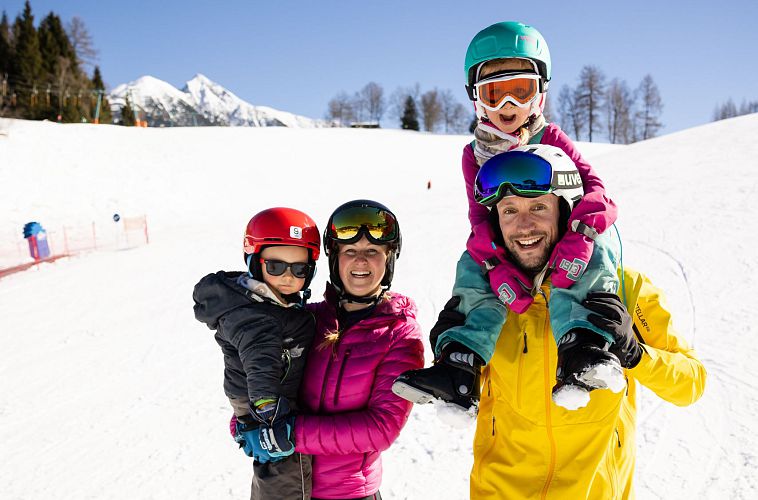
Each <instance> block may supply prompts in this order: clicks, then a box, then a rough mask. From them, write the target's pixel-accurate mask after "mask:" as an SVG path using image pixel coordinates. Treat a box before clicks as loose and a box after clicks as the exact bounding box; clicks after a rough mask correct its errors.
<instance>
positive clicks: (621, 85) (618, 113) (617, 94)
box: [605, 78, 634, 144]
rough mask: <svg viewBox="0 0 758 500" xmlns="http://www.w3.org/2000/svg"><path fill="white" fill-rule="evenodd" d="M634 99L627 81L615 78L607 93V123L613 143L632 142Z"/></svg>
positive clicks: (609, 137)
mask: <svg viewBox="0 0 758 500" xmlns="http://www.w3.org/2000/svg"><path fill="white" fill-rule="evenodd" d="M633 106H634V99H633V96H632V93H631V92H630V90H629V88H628V87H627V85H626V82H625V81H623V80H619V79H618V78H614V79H613V80H611V82H610V83H609V84H608V88H607V90H606V93H605V111H606V119H605V122H606V125H607V127H608V140H609V141H610V142H611V144H618V143H621V144H629V143H630V142H632V135H633V134H632V108H633Z"/></svg>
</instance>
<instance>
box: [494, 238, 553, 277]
mask: <svg viewBox="0 0 758 500" xmlns="http://www.w3.org/2000/svg"><path fill="white" fill-rule="evenodd" d="M528 237H542V238H543V240H542V241H541V242H540V246H541V248H542V251H541V253H540V254H539V255H532V256H529V258H528V260H527V259H524V258H523V257H522V256H521V255H520V253H521V252H523V249H522V248H521V247H520V246H519V244H518V243H516V242H515V241H514V240H516V239H525V238H528ZM554 247H555V241H552V240H550V239H549V238H548V235H547V234H546V233H539V234H530V235H527V236H522V235H519V236H513V237H511V238H509V239H508V240H506V241H505V248H506V249H507V250H508V254H509V256H510V258H511V260H513V262H514V263H515V264H516V265H517V266H518V267H519V268H521V270H523V271H524V272H526V273H527V274H529V275H531V276H535V275H536V274H537V273H539V272H540V271H542V269H543V268H544V267H545V264H547V261H548V259H549V258H550V254H551V253H552V251H553V248H554Z"/></svg>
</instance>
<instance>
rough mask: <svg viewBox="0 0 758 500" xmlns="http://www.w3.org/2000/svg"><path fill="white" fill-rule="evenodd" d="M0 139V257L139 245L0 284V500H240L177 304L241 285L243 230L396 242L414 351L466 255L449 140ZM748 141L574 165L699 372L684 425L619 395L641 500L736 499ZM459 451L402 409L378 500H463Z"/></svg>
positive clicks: (85, 132)
mask: <svg viewBox="0 0 758 500" xmlns="http://www.w3.org/2000/svg"><path fill="white" fill-rule="evenodd" d="M0 131H5V132H6V134H7V135H5V134H0V166H1V167H2V168H0V214H2V215H1V216H0V237H6V236H5V235H6V234H13V233H14V232H18V231H20V228H21V226H22V225H23V223H25V222H28V221H30V220H39V221H40V222H42V223H43V224H44V225H49V226H52V225H56V224H60V223H63V222H66V223H72V224H73V223H88V222H89V221H91V220H107V219H108V218H109V217H110V215H111V214H112V213H113V212H116V211H118V212H120V213H122V214H127V215H128V214H141V213H146V214H148V218H149V220H150V225H151V244H150V245H149V246H147V247H141V248H138V249H134V250H130V251H125V252H100V253H93V254H89V255H86V256H82V257H80V258H76V259H69V260H62V261H58V262H57V263H55V264H48V265H43V266H41V267H40V269H38V270H34V269H33V270H31V271H28V272H26V273H24V274H19V275H13V276H11V277H8V278H4V279H2V280H0V345H2V353H3V356H2V363H0V443H2V449H3V456H4V458H5V457H10V458H7V459H5V460H3V462H4V463H3V467H0V491H2V492H3V494H2V496H3V498H10V499H22V498H23V499H29V498H49V497H54V498H72V499H74V498H75V499H80V498H116V499H118V498H198V499H200V498H203V499H204V498H245V497H246V496H247V494H248V487H249V474H250V462H249V459H247V458H246V457H244V456H243V455H241V454H240V453H239V452H238V451H237V450H236V449H235V445H234V443H232V442H231V439H230V438H229V436H228V430H227V429H226V422H227V421H228V416H229V409H228V404H227V402H226V401H225V398H224V396H223V392H222V390H221V379H222V374H221V370H222V360H221V356H220V353H219V352H218V348H217V347H216V345H215V342H214V341H213V338H212V334H211V332H210V331H209V330H207V329H206V328H205V327H204V326H202V325H200V324H199V323H197V322H195V320H194V318H193V316H192V310H191V308H192V299H191V290H192V286H193V285H194V283H195V282H196V281H197V279H198V278H199V277H201V276H202V275H203V274H205V273H207V272H212V271H215V270H217V269H222V268H226V269H232V268H239V267H240V266H241V265H242V262H241V259H240V241H239V240H240V234H241V232H242V229H243V227H244V224H245V223H246V221H247V219H248V218H249V217H250V215H252V214H253V213H255V212H256V211H258V210H260V209H262V208H265V207H268V206H273V205H285V206H295V207H299V208H302V209H304V210H306V211H308V212H309V213H310V214H311V215H312V216H313V217H314V218H315V219H316V220H317V221H319V222H321V223H323V221H324V220H325V219H326V217H327V216H328V215H329V213H330V212H331V210H332V209H333V208H334V207H335V206H337V205H338V204H339V203H341V202H343V201H346V200H348V199H351V198H358V197H369V198H375V199H378V200H381V201H383V202H385V203H386V204H387V205H389V206H390V207H392V208H393V210H395V212H396V213H397V215H398V217H399V219H400V224H401V227H402V229H403V236H404V251H403V255H402V257H401V258H400V259H399V261H398V266H397V271H396V280H395V284H394V286H393V288H394V289H396V290H398V291H401V292H403V293H406V294H408V295H410V296H411V297H413V298H414V299H415V300H416V301H417V303H418V305H419V309H420V321H421V323H422V326H423V327H424V328H425V329H427V330H428V329H429V328H430V327H431V325H432V324H433V321H434V318H435V317H436V314H437V312H438V311H439V310H440V308H441V307H442V305H443V304H444V303H445V301H446V300H447V298H448V295H449V290H450V288H451V284H452V279H453V274H454V269H455V262H456V260H457V257H458V255H459V253H460V251H461V250H462V248H463V245H464V242H465V238H466V236H467V234H468V222H467V218H466V201H465V197H464V194H463V185H462V182H461V178H460V164H459V162H460V150H461V147H462V146H463V144H465V143H466V142H468V141H469V140H470V138H469V137H464V136H435V135H428V134H419V133H414V132H404V131H390V130H346V129H300V130H297V129H285V128H261V129H251V128H233V129H229V128H192V129H129V128H120V127H110V126H93V125H56V124H50V123H33V122H19V121H9V120H0ZM756 134H758V116H755V115H754V116H745V117H740V118H736V119H733V120H727V121H724V122H718V123H714V124H709V125H706V126H703V127H699V128H695V129H691V130H687V131H683V132H679V133H677V134H673V135H670V136H665V137H661V138H658V139H654V140H651V141H646V142H643V143H639V144H635V145H631V146H602V145H594V144H593V145H585V144H580V147H581V148H582V149H583V150H584V151H585V153H586V154H587V156H588V158H589V159H590V160H591V161H592V163H593V165H595V167H596V168H597V170H598V172H599V174H600V175H601V177H602V178H603V179H604V180H605V181H606V184H607V185H608V189H609V191H610V193H611V195H612V196H613V197H614V199H616V200H617V202H618V204H619V207H620V213H621V220H620V223H619V225H620V230H621V234H622V237H623V241H624V258H625V262H626V264H627V265H629V266H632V267H635V268H638V269H640V270H643V271H645V272H647V273H648V274H649V275H650V276H651V278H652V279H653V280H654V281H655V282H656V283H658V284H660V285H661V286H662V287H663V288H664V289H665V290H666V292H667V295H668V297H669V302H670V304H671V306H672V309H673V310H674V312H675V324H676V326H677V327H678V328H679V329H680V330H681V331H682V332H684V334H685V335H686V336H687V337H688V338H690V339H692V340H693V341H694V343H695V346H696V348H697V351H698V353H699V355H700V356H701V358H702V359H703V360H704V363H705V364H706V368H707V369H708V374H709V379H708V384H707V389H706V393H705V395H704V397H703V399H701V401H699V402H698V403H697V404H695V405H694V406H691V407H688V408H677V407H674V406H673V405H670V404H668V403H661V402H660V401H659V400H657V399H656V398H655V397H653V396H651V395H650V394H649V393H647V392H644V393H643V397H642V401H641V408H640V415H639V421H640V424H639V427H640V433H639V452H638V465H637V469H638V477H637V490H638V497H639V498H642V499H648V498H650V499H654V498H662V499H663V498H665V499H672V498H674V499H676V498H686V499H690V498H713V499H720V498H756V497H758V479H757V478H758V471H757V470H756V469H757V468H758V451H757V450H758V433H756V426H755V424H754V423H753V422H754V421H755V418H754V415H755V414H756V413H758V388H757V386H758V383H756V381H755V379H754V378H753V377H752V376H751V373H752V372H751V370H750V369H749V366H750V364H751V363H752V362H753V360H755V359H757V357H758V347H756V342H755V338H756V336H757V334H758V329H756V327H755V326H753V323H752V321H751V320H752V317H753V316H754V314H753V311H752V304H751V300H750V299H751V298H752V297H754V296H756V292H758V286H756V285H755V282H754V281H753V280H751V279H750V277H751V276H753V275H754V274H755V271H756V264H755V262H754V259H752V258H751V257H752V256H753V255H754V254H755V250H754V248H755V246H756V244H757V243H758V237H757V236H756V229H757V227H756V223H755V220H756V218H757V217H758V209H756V205H755V203H753V200H754V198H755V194H756V187H757V186H758V175H757V174H756V173H755V168H754V164H755V161H754V158H755V157H756V156H758V143H756V142H755V141H754V140H753V138H754V137H755V136H756ZM292 144H297V145H298V146H300V147H298V148H293V147H292ZM334 151H339V152H340V156H335V154H334ZM714 174H718V175H714ZM727 175H729V176H730V177H726V176H727ZM337 179H339V180H337ZM721 179H724V181H726V182H727V186H728V191H725V192H721V191H720V190H719V189H718V188H719V187H720V186H721V182H719V181H720V180H721ZM428 180H431V181H432V189H431V190H427V189H426V183H427V181H428ZM29 186H33V189H32V188H30V187H29ZM16 234H17V233H16ZM319 268H320V270H319V274H318V275H317V277H316V279H315V280H314V283H315V284H316V285H315V287H314V295H316V296H318V295H319V294H320V293H321V292H322V291H323V281H324V279H325V277H326V270H325V261H322V262H321V263H320V266H319ZM472 433H473V427H472V428H469V429H451V428H449V427H446V426H445V425H444V424H442V423H440V421H439V420H438V418H437V416H436V414H435V412H434V409H433V408H432V407H429V406H424V407H417V408H415V409H414V411H413V413H412V414H411V418H410V420H409V423H408V425H407V426H406V428H405V430H404V431H403V433H402V434H401V436H400V438H399V439H398V441H397V442H396V443H395V444H394V445H393V447H392V448H391V449H390V450H389V451H388V452H387V453H385V478H384V483H383V486H382V493H383V494H384V496H385V498H388V499H395V498H400V499H402V498H409V499H419V498H440V499H460V498H466V497H467V496H468V471H469V468H470V464H471V458H470V455H471V436H472ZM419 477H421V478H423V480H419Z"/></svg>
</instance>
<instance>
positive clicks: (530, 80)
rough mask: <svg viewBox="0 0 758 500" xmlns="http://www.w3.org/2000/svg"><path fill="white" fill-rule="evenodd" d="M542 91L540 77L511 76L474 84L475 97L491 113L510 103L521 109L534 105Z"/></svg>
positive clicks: (526, 75) (520, 74)
mask: <svg viewBox="0 0 758 500" xmlns="http://www.w3.org/2000/svg"><path fill="white" fill-rule="evenodd" d="M539 90H540V75H528V74H523V73H519V74H515V75H514V74H511V75H504V76H497V77H494V78H490V79H485V80H482V81H480V82H477V83H475V84H474V97H475V99H476V100H478V101H479V102H480V103H481V104H482V106H484V107H485V108H486V109H488V110H490V111H497V110H498V109H500V108H502V107H503V106H505V103H506V102H510V103H512V104H514V105H516V106H518V107H520V108H526V107H528V106H530V105H531V104H532V101H534V99H535V98H536V97H537V94H539Z"/></svg>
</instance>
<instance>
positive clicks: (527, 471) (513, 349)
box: [396, 153, 705, 500]
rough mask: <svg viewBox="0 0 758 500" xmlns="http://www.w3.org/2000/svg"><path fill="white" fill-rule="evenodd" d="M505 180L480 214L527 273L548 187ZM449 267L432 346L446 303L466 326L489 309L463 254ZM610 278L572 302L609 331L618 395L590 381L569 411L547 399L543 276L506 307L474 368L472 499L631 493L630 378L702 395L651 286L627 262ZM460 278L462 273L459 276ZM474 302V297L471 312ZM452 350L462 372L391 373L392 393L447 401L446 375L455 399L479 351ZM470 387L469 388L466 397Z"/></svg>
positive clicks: (554, 200)
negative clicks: (604, 287)
mask: <svg viewBox="0 0 758 500" xmlns="http://www.w3.org/2000/svg"><path fill="white" fill-rule="evenodd" d="M504 154H506V155H507V154H510V153H504ZM486 167H487V165H486V164H485V166H483V167H482V169H484V168H486ZM521 167H523V165H521ZM532 177H536V176H532ZM548 178H549V176H548ZM477 182H478V179H477ZM496 187H497V186H496ZM505 187H507V188H509V189H500V188H498V190H497V194H498V198H497V199H496V200H494V202H493V205H494V206H493V208H492V210H493V211H492V213H491V219H490V220H491V222H492V224H493V226H494V227H495V228H496V229H498V230H499V232H500V233H501V234H502V237H503V240H502V241H500V242H499V244H501V245H504V246H505V247H506V248H507V249H508V251H509V258H510V259H511V260H512V261H513V262H514V263H515V264H516V265H517V266H519V267H520V268H521V269H522V270H524V271H525V272H527V273H530V274H531V275H532V276H535V271H536V270H540V269H543V268H545V266H546V264H547V262H548V258H549V256H550V255H551V253H552V250H553V248H554V246H555V243H556V241H557V240H558V239H559V237H560V230H559V227H560V226H559V219H560V218H561V207H560V203H559V198H558V194H557V193H552V194H544V195H541V196H535V194H534V193H530V194H529V195H528V196H529V197H527V196H525V195H521V194H520V193H519V192H518V191H515V192H514V191H513V190H512V189H510V188H512V187H514V186H510V185H509V186H505ZM554 194H555V196H554ZM564 212H565V211H564ZM563 215H564V217H565V215H566V214H565V213H564V214H563ZM564 220H565V219H564ZM603 236H605V237H607V235H603ZM456 274H457V276H456V290H455V291H454V293H456V294H458V295H459V296H460V297H459V298H460V300H461V301H462V305H463V307H457V306H458V303H457V302H456V301H455V300H454V301H451V303H448V305H447V306H446V310H445V311H443V313H441V315H440V321H438V324H437V325H435V328H433V329H432V335H431V337H432V339H431V340H432V345H433V346H435V345H436V344H437V343H438V339H439V338H441V337H444V336H445V335H448V336H450V333H449V332H451V331H453V330H455V328H453V329H450V330H446V329H447V328H449V327H450V326H454V325H456V319H455V314H457V312H455V311H453V309H456V311H461V310H463V311H467V312H468V315H469V316H468V317H467V318H466V324H467V326H471V325H470V323H471V321H470V320H471V319H472V314H475V315H476V316H477V317H476V318H475V319H476V320H477V321H478V323H477V324H478V326H479V327H481V330H485V329H486V328H487V325H488V324H490V323H491V320H487V319H486V318H485V314H486V313H488V311H489V314H494V310H493V308H491V307H490V308H489V309H487V308H486V307H484V306H482V305H481V303H485V302H488V303H490V304H491V303H492V302H493V301H492V299H491V297H492V295H493V294H492V292H491V291H490V290H489V287H488V283H486V281H485V280H484V279H483V278H482V275H481V273H480V272H479V266H478V265H477V264H476V263H475V262H474V260H473V259H472V258H471V257H470V256H469V255H468V253H464V255H463V256H462V257H461V260H460V261H459V263H458V270H457V273H456ZM461 277H464V279H461ZM619 278H620V282H621V289H620V291H619V293H618V295H616V294H612V293H605V292H599V293H590V294H589V295H588V296H587V299H586V300H585V301H584V302H583V305H584V306H585V307H586V308H587V309H589V310H590V311H593V313H594V316H595V317H594V319H592V318H588V319H590V320H591V321H592V322H593V323H594V324H595V326H597V327H599V328H602V329H603V330H605V331H607V332H608V333H609V334H610V335H611V336H612V337H613V338H614V344H613V345H612V346H611V348H610V352H611V353H612V354H613V355H614V356H617V357H618V360H619V361H620V365H621V366H622V367H623V375H624V378H625V379H626V388H625V389H624V390H622V391H621V392H619V393H614V392H611V391H610V390H593V391H591V392H590V395H591V397H590V398H589V403H588V404H587V405H586V406H585V407H583V408H580V409H577V410H567V409H565V408H563V407H560V406H557V405H556V404H555V403H554V402H553V397H552V396H553V394H552V393H553V388H554V386H555V385H556V366H557V361H558V355H557V348H556V343H555V340H554V338H553V333H552V330H551V326H550V317H549V313H548V307H547V303H548V300H549V298H550V286H549V279H548V280H546V282H545V283H543V284H542V286H541V287H540V289H539V290H538V293H536V294H535V300H534V302H533V304H532V305H531V306H530V307H529V308H528V309H527V310H526V311H525V312H524V313H522V314H516V313H514V312H513V311H508V312H507V315H506V320H505V324H504V325H503V326H502V329H501V330H500V331H499V335H498V336H497V337H496V338H497V343H496V345H495V349H494V353H493V355H492V357H491V358H490V359H489V362H488V364H487V365H486V366H484V368H483V370H482V373H481V375H482V377H481V385H480V387H481V395H480V402H479V413H478V416H477V426H476V434H475V438H474V465H473V468H472V471H471V483H470V486H471V498H472V499H477V500H478V499H493V500H494V499H522V498H526V499H545V498H550V499H570V500H574V499H585V498H586V499H598V500H608V499H628V498H633V497H634V490H633V487H632V479H633V476H634V465H635V464H634V462H635V454H636V453H635V452H636V449H635V448H636V439H635V433H636V413H637V408H636V396H637V385H638V384H642V385H644V386H645V387H647V388H648V389H650V390H652V391H653V392H654V393H655V394H657V395H658V396H659V397H661V398H662V399H664V400H666V401H669V402H671V403H673V404H675V405H679V406H686V405H689V404H692V403H693V402H695V401H696V400H697V399H698V398H700V396H701V395H702V393H703V389H704V387H705V369H704V367H703V365H702V363H701V362H700V361H699V360H698V359H697V358H696V357H695V354H694V352H693V350H692V349H691V348H690V347H689V346H688V345H687V343H686V342H685V341H684V339H682V338H681V336H679V335H678V334H677V332H676V331H675V330H674V328H673V326H672V322H671V315H670V313H669V311H668V309H667V308H666V305H665V300H664V298H663V294H662V292H661V291H660V290H659V289H657V288H656V287H655V286H653V285H652V283H650V281H649V280H648V279H647V278H646V277H645V276H644V275H642V274H640V273H638V272H635V271H632V270H630V269H628V268H627V269H623V268H622V269H620V270H619ZM465 279H469V281H468V283H463V284H464V285H465V286H459V285H461V284H462V282H463V281H464V280H465ZM477 290H478V291H477ZM477 294H478V295H479V298H477ZM485 296H486V297H485ZM466 302H468V304H465V303H466ZM476 302H480V305H477V306H475V309H474V310H471V307H472V305H473V304H474V303H476ZM474 311H476V313H474ZM629 311H631V314H630V313H629ZM459 321H460V320H459ZM500 324H502V323H500ZM435 330H436V331H435ZM442 330H445V331H444V332H442V334H440V331H442ZM440 342H441V341H440ZM442 345H445V344H444V343H443V344H442ZM447 345H455V343H453V342H451V343H449V344H447ZM455 350H456V352H454V354H453V355H454V356H456V360H457V361H458V365H459V366H463V369H462V370H457V371H456V370H455V369H452V368H451V367H452V365H453V363H452V362H450V361H449V360H445V359H444V358H442V359H441V360H440V361H439V362H438V363H437V364H436V365H435V366H434V367H432V368H428V369H426V370H418V371H416V372H408V373H407V374H404V375H402V376H401V377H400V378H399V379H398V382H396V384H397V385H398V391H397V392H398V393H405V396H404V397H409V399H410V398H412V399H413V400H415V401H416V402H423V401H427V400H429V399H428V395H429V394H433V395H434V396H435V397H437V398H441V399H446V398H445V396H444V395H443V394H444V392H445V391H438V390H437V388H438V387H440V386H441V385H439V383H438V382H439V381H440V380H443V381H444V379H445V376H446V375H445V374H448V375H449V376H450V380H453V381H454V382H453V383H452V384H451V385H452V387H454V390H453V391H452V392H451V391H448V394H452V393H453V392H455V391H458V394H457V395H455V394H454V395H453V397H452V398H450V399H446V400H448V401H454V402H460V401H461V400H464V401H465V398H464V397H463V396H465V394H464V393H465V391H461V390H460V389H459V388H461V387H463V388H465V387H466V386H469V387H471V383H464V384H461V383H460V381H461V380H465V378H464V377H463V376H462V375H461V374H462V373H465V366H464V365H465V363H461V362H460V361H461V360H474V362H473V363H469V365H470V368H473V370H471V371H470V373H472V375H471V377H472V379H473V377H474V375H475V374H476V373H477V372H476V370H477V368H478V365H479V363H477V362H476V359H477V358H478V355H476V354H475V353H472V352H471V351H470V350H469V351H466V349H465V348H462V346H460V345H456V348H455ZM461 352H462V353H463V354H462V355H461V354H459V353H461ZM466 352H468V353H469V354H466ZM442 353H443V356H444V355H445V349H442ZM479 362H480V363H481V362H482V359H480V360H479ZM474 385H475V384H474ZM475 395H476V394H469V396H472V399H473V397H474V396H475ZM456 396H457V399H456ZM459 404H460V403H459Z"/></svg>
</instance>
